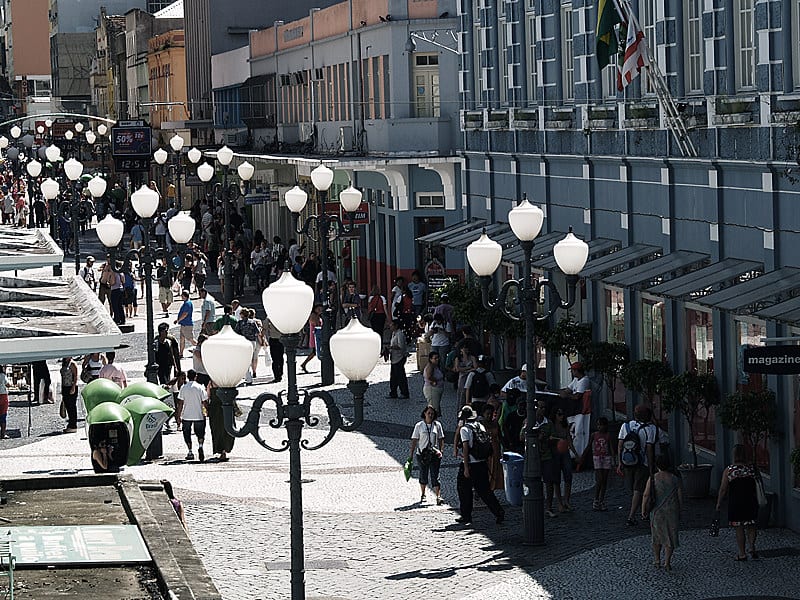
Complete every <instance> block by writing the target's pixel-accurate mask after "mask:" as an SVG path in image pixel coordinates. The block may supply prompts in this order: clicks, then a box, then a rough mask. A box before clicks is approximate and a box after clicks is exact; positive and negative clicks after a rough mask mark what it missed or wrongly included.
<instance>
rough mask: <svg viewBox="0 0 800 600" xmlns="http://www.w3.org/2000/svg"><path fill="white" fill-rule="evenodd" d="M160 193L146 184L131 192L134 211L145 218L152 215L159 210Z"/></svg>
mask: <svg viewBox="0 0 800 600" xmlns="http://www.w3.org/2000/svg"><path fill="white" fill-rule="evenodd" d="M158 201H159V197H158V194H157V193H156V192H155V191H153V190H151V189H150V188H149V187H147V186H146V185H142V187H140V188H139V189H138V190H136V191H135V192H133V194H131V206H133V210H134V212H135V213H136V214H137V215H139V216H140V217H142V218H143V219H149V218H150V217H152V216H153V215H154V214H155V212H156V210H158Z"/></svg>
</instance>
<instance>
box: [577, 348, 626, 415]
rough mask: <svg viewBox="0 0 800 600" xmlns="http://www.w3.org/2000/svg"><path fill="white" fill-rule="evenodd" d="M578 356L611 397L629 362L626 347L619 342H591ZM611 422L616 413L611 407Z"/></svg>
mask: <svg viewBox="0 0 800 600" xmlns="http://www.w3.org/2000/svg"><path fill="white" fill-rule="evenodd" d="M580 354H581V358H582V359H583V364H584V366H585V367H586V369H587V370H589V371H594V372H595V373H596V374H597V375H599V376H600V378H601V380H602V383H604V384H605V385H606V387H607V388H608V391H609V394H611V396H612V397H613V395H614V390H615V389H616V388H617V381H619V378H620V374H621V373H622V370H623V369H624V368H625V367H626V366H627V365H628V363H629V362H630V360H631V359H630V349H629V348H628V346H627V345H626V344H623V343H620V342H592V343H591V344H589V347H588V348H587V349H586V350H585V351H582V352H581V353H580ZM612 404H613V403H612ZM611 421H612V422H613V423H614V424H616V422H617V411H616V410H613V406H612V411H611Z"/></svg>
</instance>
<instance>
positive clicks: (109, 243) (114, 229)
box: [95, 215, 125, 248]
mask: <svg viewBox="0 0 800 600" xmlns="http://www.w3.org/2000/svg"><path fill="white" fill-rule="evenodd" d="M95 231H97V237H98V238H100V241H101V242H102V243H103V246H105V247H106V248H116V247H117V246H119V243H120V242H121V241H122V234H123V233H125V223H123V222H122V221H120V220H119V219H115V218H114V217H112V216H111V215H106V216H105V218H104V219H103V220H102V221H100V222H99V223H98V224H97V226H96V227H95Z"/></svg>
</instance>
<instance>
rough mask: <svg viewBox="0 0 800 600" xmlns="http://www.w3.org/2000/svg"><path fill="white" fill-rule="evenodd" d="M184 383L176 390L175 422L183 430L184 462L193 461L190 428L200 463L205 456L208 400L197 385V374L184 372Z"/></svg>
mask: <svg viewBox="0 0 800 600" xmlns="http://www.w3.org/2000/svg"><path fill="white" fill-rule="evenodd" d="M186 379H187V381H186V383H184V384H183V385H182V386H181V389H180V390H178V405H177V407H176V408H175V422H176V423H177V424H178V425H179V426H180V427H182V428H183V441H184V442H186V447H187V448H188V449H189V453H188V454H187V455H186V460H194V453H193V452H192V428H194V434H195V435H196V436H197V458H198V459H199V460H200V462H203V461H205V459H206V456H205V453H204V452H203V441H205V437H206V416H205V412H204V409H205V411H207V410H208V400H207V397H206V389H205V388H204V387H203V386H202V385H200V384H199V383H197V381H196V380H197V372H196V371H195V370H194V369H189V370H188V371H187V372H186Z"/></svg>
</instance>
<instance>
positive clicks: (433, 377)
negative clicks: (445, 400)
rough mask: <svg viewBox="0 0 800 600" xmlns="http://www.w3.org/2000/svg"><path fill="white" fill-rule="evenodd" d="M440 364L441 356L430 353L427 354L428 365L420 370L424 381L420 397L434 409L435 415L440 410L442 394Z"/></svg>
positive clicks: (442, 379)
mask: <svg viewBox="0 0 800 600" xmlns="http://www.w3.org/2000/svg"><path fill="white" fill-rule="evenodd" d="M441 362H442V357H441V355H440V354H439V353H438V352H436V351H434V352H431V353H430V354H428V364H427V365H425V368H424V369H423V370H422V377H423V379H424V384H423V385H422V395H423V396H424V397H425V400H426V401H427V402H428V404H429V405H430V406H433V408H435V409H436V413H437V414H439V413H440V411H441V410H442V409H441V406H442V394H443V393H444V373H443V372H442V369H441V367H440V363H441Z"/></svg>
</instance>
